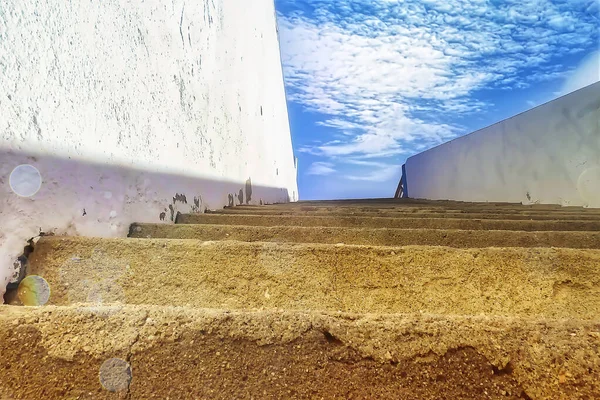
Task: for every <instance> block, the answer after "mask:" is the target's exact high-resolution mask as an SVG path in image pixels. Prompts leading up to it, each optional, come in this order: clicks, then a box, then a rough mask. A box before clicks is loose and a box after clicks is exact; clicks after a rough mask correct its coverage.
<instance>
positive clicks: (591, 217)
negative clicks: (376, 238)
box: [206, 207, 600, 221]
mask: <svg viewBox="0 0 600 400" xmlns="http://www.w3.org/2000/svg"><path fill="white" fill-rule="evenodd" d="M206 213H207V214H246V215H298V216H360V217H388V218H415V217H421V218H464V219H502V220H542V221H543V220H568V221H570V220H580V221H600V214H592V213H573V212H561V211H554V212H547V211H522V212H518V211H506V210H503V211H498V210H492V211H487V210H483V211H476V212H470V211H464V210H446V209H421V208H411V209H391V210H386V209H369V208H367V209H365V208H361V207H359V208H350V207H348V208H335V207H331V208H330V207H328V208H326V209H316V210H303V209H302V208H300V209H282V208H252V207H245V208H241V207H233V208H225V209H222V210H213V211H206Z"/></svg>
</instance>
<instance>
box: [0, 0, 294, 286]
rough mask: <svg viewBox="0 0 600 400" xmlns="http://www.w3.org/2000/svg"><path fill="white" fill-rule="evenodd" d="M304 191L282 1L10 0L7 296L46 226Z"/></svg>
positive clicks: (5, 98)
mask: <svg viewBox="0 0 600 400" xmlns="http://www.w3.org/2000/svg"><path fill="white" fill-rule="evenodd" d="M297 196H298V193H297V186H296V168H295V163H294V155H293V151H292V145H291V137H290V129H289V122H288V114H287V107H286V100H285V92H284V86H283V75H282V69H281V60H280V53H279V40H278V33H277V25H276V17H275V9H274V4H273V0H252V1H248V0H198V1H183V0H167V1H163V0H145V1H122V0H102V1H50V0H3V1H0V228H1V229H0V294H2V293H3V292H4V288H5V286H6V284H7V283H8V282H9V281H10V280H11V279H12V278H13V274H14V273H15V271H14V270H13V264H14V260H15V259H16V258H17V257H18V256H19V255H20V254H21V253H22V252H23V248H24V246H25V245H26V241H27V240H28V239H29V238H31V237H34V236H36V235H38V234H39V232H40V231H43V232H53V233H55V234H71V235H88V236H102V237H108V236H125V235H126V234H127V231H128V227H129V224H130V223H131V222H135V221H139V222H162V223H172V220H173V218H174V217H175V216H176V215H177V212H202V211H204V210H205V209H206V208H213V209H214V208H220V207H222V206H224V205H228V204H230V203H235V204H240V203H244V204H245V203H250V204H258V203H259V202H261V201H262V202H269V203H274V202H284V201H294V200H296V199H297Z"/></svg>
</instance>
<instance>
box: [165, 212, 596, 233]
mask: <svg viewBox="0 0 600 400" xmlns="http://www.w3.org/2000/svg"><path fill="white" fill-rule="evenodd" d="M176 222H177V223H179V224H211V225H248V226H322V227H365V228H366V227H370V228H401V229H417V228H422V229H464V230H482V229H484V230H513V231H598V230H600V220H597V221H579V220H562V221H554V220H547V221H519V220H516V221H515V220H503V219H468V218H422V217H407V218H390V217H362V216H353V217H351V216H307V215H301V216H298V215H251V214H250V215H248V214H233V215H229V214H180V215H179V216H178V218H177V221H176Z"/></svg>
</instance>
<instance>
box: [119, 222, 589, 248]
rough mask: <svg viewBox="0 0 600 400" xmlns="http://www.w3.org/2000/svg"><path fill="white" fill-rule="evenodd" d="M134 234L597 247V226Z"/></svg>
mask: <svg viewBox="0 0 600 400" xmlns="http://www.w3.org/2000/svg"><path fill="white" fill-rule="evenodd" d="M129 236H130V237H133V238H142V239H145V238H155V239H160V238H163V239H198V240H237V241H241V242H288V243H322V244H338V243H344V244H355V245H361V244H363V245H372V246H409V245H421V246H448V247H457V248H481V247H563V248H575V249H599V248H600V232H560V231H559V232H552V231H550V232H524V231H484V230H478V231H463V230H436V229H385V228H381V229H369V228H319V227H296V226H290V227H280V226H274V227H270V226H244V225H239V226H230V225H205V224H191V225H183V224H176V225H170V224H133V225H132V226H131V229H130V233H129Z"/></svg>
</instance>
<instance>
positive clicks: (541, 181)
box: [406, 82, 600, 207]
mask: <svg viewBox="0 0 600 400" xmlns="http://www.w3.org/2000/svg"><path fill="white" fill-rule="evenodd" d="M599 123H600V82H598V83H595V84H593V85H591V86H587V87H585V88H583V89H581V90H578V91H576V92H573V93H571V94H569V95H566V96H564V97H561V98H558V99H556V100H554V101H552V102H550V103H546V104H544V105H541V106H539V107H537V108H534V109H532V110H530V111H527V112H525V113H523V114H519V115H517V116H515V117H513V118H510V119H508V120H505V121H502V122H500V123H497V124H495V125H492V126H490V127H488V128H485V129H482V130H480V131H478V132H475V133H473V134H471V135H467V136H464V137H461V138H459V139H456V140H453V141H451V142H449V143H445V144H443V145H441V146H438V147H436V148H433V149H431V150H428V151H426V152H423V153H421V154H417V155H416V156H413V157H410V158H409V159H408V160H407V162H406V179H407V186H408V195H409V197H412V198H425V199H450V200H462V201H507V202H522V203H523V204H532V203H540V204H561V205H565V206H569V205H570V206H588V207H600V126H599Z"/></svg>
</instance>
